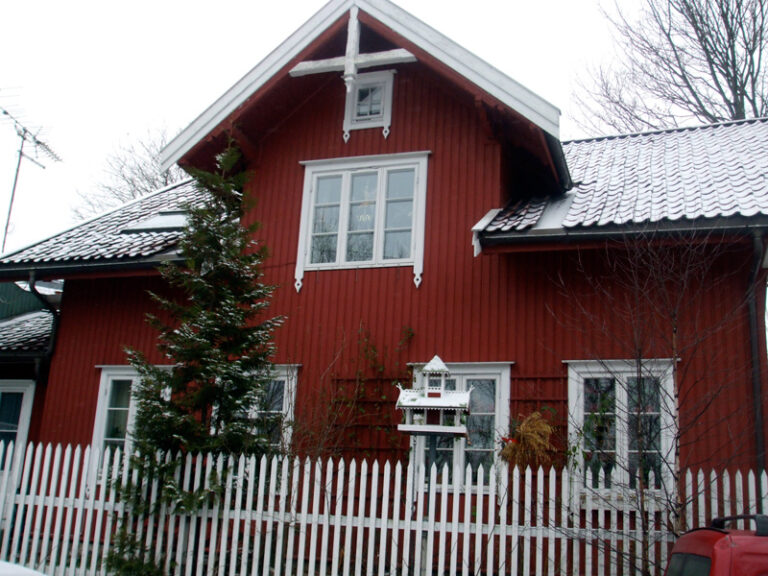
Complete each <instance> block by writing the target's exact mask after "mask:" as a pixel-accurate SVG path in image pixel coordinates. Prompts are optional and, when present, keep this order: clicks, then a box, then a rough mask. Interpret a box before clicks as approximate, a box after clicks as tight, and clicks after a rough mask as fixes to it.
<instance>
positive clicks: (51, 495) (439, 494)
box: [0, 444, 768, 576]
mask: <svg viewBox="0 0 768 576" xmlns="http://www.w3.org/2000/svg"><path fill="white" fill-rule="evenodd" d="M130 456H131V454H125V453H122V452H121V451H120V450H119V449H118V450H114V451H112V450H105V451H104V453H103V454H102V453H101V452H100V451H99V450H91V449H90V448H89V447H85V448H83V447H80V446H77V447H72V446H66V447H64V446H52V445H46V446H43V445H35V444H29V445H28V446H26V447H24V449H22V447H18V449H17V450H14V449H13V446H12V445H9V446H8V447H7V448H6V449H5V453H4V460H5V466H4V467H3V473H2V476H0V559H2V560H6V561H15V562H19V563H22V564H25V565H27V566H29V567H31V568H35V569H38V570H41V571H43V572H44V573H46V574H50V575H52V576H53V575H64V574H66V575H73V576H74V575H76V574H77V575H82V576H97V575H102V574H105V573H106V572H105V563H106V559H107V556H108V554H109V551H110V550H111V547H112V546H113V543H114V539H115V535H116V532H117V530H118V529H119V528H120V526H121V525H123V524H124V523H125V522H136V526H137V531H138V533H137V536H138V537H139V538H141V539H143V542H144V543H145V544H146V545H147V546H148V547H149V550H150V553H149V556H148V558H149V559H154V560H155V561H156V562H158V563H160V564H161V565H162V566H163V567H164V569H165V572H166V573H167V574H174V575H175V576H182V575H185V576H192V575H193V574H196V575H198V576H212V575H213V574H219V575H228V576H255V575H257V574H266V573H269V574H275V575H279V576H294V574H296V575H297V576H304V575H305V574H306V575H310V574H311V575H314V574H318V575H319V576H328V575H330V576H340V575H342V574H343V575H344V576H351V575H352V574H354V575H355V576H363V575H365V576H374V575H375V576H384V574H393V575H394V574H419V575H421V574H425V575H427V574H428V575H432V574H444V573H446V572H447V573H449V574H451V575H453V576H455V575H456V574H458V573H461V574H464V575H470V574H472V575H474V574H478V573H480V572H485V573H489V574H490V573H494V574H518V573H519V574H522V575H529V574H532V573H535V574H546V575H548V576H554V575H555V574H558V575H559V574H582V573H587V574H605V573H611V572H617V573H625V574H626V573H628V572H629V571H630V568H632V569H635V568H637V569H641V568H642V567H643V561H644V559H643V557H642V553H643V550H644V549H645V550H646V552H647V562H648V564H649V566H650V567H651V571H652V573H654V574H661V573H662V572H663V568H664V565H665V563H666V560H667V558H668V555H669V550H670V548H671V545H672V543H673V542H672V541H673V536H672V534H671V532H670V526H668V525H667V520H666V513H665V512H666V510H665V507H664V506H665V503H666V502H667V501H668V499H667V500H665V499H664V498H662V496H663V495H662V494H659V493H658V491H656V492H654V489H653V486H655V481H656V479H655V477H654V475H653V474H651V475H650V477H649V478H648V479H647V481H646V485H647V486H650V487H651V488H649V489H648V491H647V493H645V494H644V502H645V510H644V511H640V510H639V509H637V508H636V506H637V504H635V503H634V500H633V498H636V497H637V496H638V495H637V494H633V492H632V490H629V489H626V488H625V489H624V491H623V492H621V495H619V492H617V489H616V488H615V487H612V486H611V484H610V476H609V475H608V476H606V474H605V472H604V471H599V472H597V473H596V477H595V476H593V474H592V471H591V470H586V471H584V472H575V473H574V472H571V471H568V470H558V469H556V468H554V467H550V468H549V469H546V470H545V469H543V468H538V469H536V470H532V469H531V468H525V469H520V468H518V467H515V466H507V465H506V464H501V465H495V466H493V467H491V468H490V469H488V470H487V471H486V470H484V469H483V468H482V467H480V468H479V469H478V470H476V471H473V470H472V469H471V468H470V467H467V468H465V469H464V470H460V469H458V468H454V469H453V470H451V469H449V467H448V465H444V466H443V467H442V469H441V470H438V468H437V466H436V465H433V466H430V468H429V469H428V470H427V469H425V467H424V466H423V465H421V464H420V463H416V462H413V461H412V462H410V463H409V464H407V465H405V469H404V464H403V463H402V462H397V463H395V464H394V469H393V464H392V463H391V462H384V463H379V462H377V461H373V462H371V463H369V462H366V461H365V460H361V461H356V460H349V461H344V460H337V461H334V460H333V459H328V460H325V461H320V460H317V461H311V460H309V459H303V460H302V459H300V458H295V457H287V456H286V457H282V458H278V457H272V458H267V457H261V458H259V459H257V458H256V457H253V456H233V455H222V454H185V455H183V456H181V455H174V456H172V455H170V454H158V455H157V457H158V458H159V459H161V460H160V461H164V462H166V463H168V464H170V463H174V462H175V463H176V469H175V472H174V474H175V477H176V479H177V480H182V479H183V481H182V484H183V487H184V489H185V490H198V489H201V488H204V489H206V490H208V491H209V496H208V497H207V498H206V500H205V503H204V506H203V508H202V509H201V510H200V511H199V512H196V513H186V512H185V511H184V510H181V509H178V508H176V507H175V506H173V505H169V504H168V503H166V502H165V501H160V505H159V506H157V507H154V506H153V507H152V508H151V510H152V511H151V513H149V514H146V516H143V517H140V518H132V517H130V516H129V515H130V514H131V511H130V509H128V508H125V506H124V504H123V503H122V502H121V501H120V498H121V497H120V490H119V489H118V488H119V487H118V484H119V483H122V484H123V485H126V484H127V482H128V481H129V480H130V481H132V482H134V483H138V486H137V487H138V488H139V489H140V490H141V494H143V497H144V498H145V499H147V501H148V502H149V503H154V502H156V501H157V499H158V498H160V497H161V495H162V491H161V489H160V487H159V486H158V484H157V480H156V479H147V478H143V477H141V475H140V474H139V473H138V471H137V470H134V469H132V468H131V467H130V466H129V465H128V462H129V460H130ZM214 477H216V478H218V480H217V482H218V484H217V485H216V490H213V488H214V486H213V485H212V483H211V482H212V480H213V478H214ZM427 479H428V481H427ZM676 497H678V498H680V499H682V501H683V502H684V503H685V509H684V510H683V515H684V521H685V524H686V526H687V527H688V528H693V527H695V526H701V525H703V524H705V523H706V522H708V521H709V518H711V517H713V516H716V515H723V514H725V515H729V514H739V513H756V512H757V511H758V510H760V509H763V510H765V508H766V507H767V506H768V476H767V475H766V474H765V473H764V472H763V473H761V474H755V473H754V472H753V471H748V470H744V471H742V470H733V471H728V470H723V471H720V472H717V471H714V470H706V471H705V470H696V471H693V470H686V471H684V472H683V477H682V492H681V494H679V495H677V496H676ZM643 514H644V515H645V516H643ZM645 528H647V529H645Z"/></svg>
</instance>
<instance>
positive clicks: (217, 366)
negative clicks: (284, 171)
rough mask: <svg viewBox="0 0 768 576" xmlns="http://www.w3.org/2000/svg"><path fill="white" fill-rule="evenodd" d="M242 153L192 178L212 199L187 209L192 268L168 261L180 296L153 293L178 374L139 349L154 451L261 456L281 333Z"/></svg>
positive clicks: (142, 419) (143, 405)
mask: <svg viewBox="0 0 768 576" xmlns="http://www.w3.org/2000/svg"><path fill="white" fill-rule="evenodd" d="M239 162H240V153H239V151H238V150H237V149H236V148H228V149H227V150H226V151H225V152H223V153H222V154H221V155H220V156H219V157H218V162H217V169H216V171H214V172H203V171H196V172H193V176H194V178H195V180H196V183H197V186H198V187H199V188H200V189H201V190H203V191H205V201H204V202H203V203H202V205H199V206H190V207H189V208H188V211H187V212H188V220H187V226H186V229H185V230H184V233H183V234H182V237H181V240H180V244H179V249H180V251H181V254H182V255H183V258H184V263H183V265H181V266H180V265H178V264H172V263H168V264H166V265H164V266H163V267H162V269H161V274H162V277H163V278H164V279H165V280H166V282H167V283H168V285H169V286H170V287H171V288H172V289H173V290H174V291H175V293H176V296H175V297H162V296H159V295H157V294H153V295H152V296H153V298H154V300H155V301H157V303H158V304H159V306H160V308H161V309H163V310H165V311H166V312H167V313H168V316H169V320H167V321H164V320H161V319H160V318H159V317H158V316H150V318H149V321H150V323H151V324H152V325H153V326H154V327H155V328H156V329H157V330H158V332H159V337H158V348H159V350H160V351H161V352H162V353H163V355H164V356H165V357H167V358H168V361H169V363H170V364H171V368H170V369H166V368H161V367H156V366H153V365H152V364H150V363H148V362H147V361H146V360H145V359H144V357H143V356H142V355H141V354H140V353H138V352H135V351H131V352H130V353H129V356H130V361H131V364H133V366H134V367H135V368H136V369H137V370H138V371H139V373H140V376H141V383H140V385H139V386H138V390H136V392H135V394H136V401H137V412H136V423H135V430H134V436H133V439H134V448H135V450H136V452H137V453H138V454H139V455H141V454H144V455H149V454H154V453H155V451H157V450H161V451H164V452H168V451H170V452H174V453H175V452H177V451H179V450H183V451H185V452H224V453H246V454H262V453H266V452H269V451H270V438H269V437H268V430H267V429H266V428H265V427H264V426H261V427H257V426H256V425H255V424H256V423H255V421H254V414H255V413H256V411H257V408H258V407H259V405H260V403H261V402H262V401H264V400H266V399H265V398H264V395H265V394H266V391H267V389H268V383H269V381H270V368H271V364H270V356H271V354H272V344H271V338H272V331H273V329H274V328H275V327H276V326H277V325H278V324H279V323H280V320H279V319H275V318H266V317H265V308H266V307H267V305H268V301H269V297H270V294H271V292H272V290H271V287H269V286H266V285H265V284H264V283H263V282H262V281H261V271H260V265H261V262H262V260H263V258H264V255H265V250H264V247H263V246H262V247H260V246H258V245H257V244H256V242H255V241H254V240H253V236H254V233H255V231H256V225H255V224H254V225H251V226H243V224H242V219H243V215H244V209H245V202H244V200H243V195H242V189H243V185H244V183H245V173H243V172H239V171H238V167H239Z"/></svg>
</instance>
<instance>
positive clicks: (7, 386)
mask: <svg viewBox="0 0 768 576" xmlns="http://www.w3.org/2000/svg"><path fill="white" fill-rule="evenodd" d="M5 392H20V393H22V394H23V396H22V400H21V410H20V412H19V426H18V429H17V430H16V441H15V443H14V456H13V459H14V460H12V462H13V461H15V459H16V457H17V455H19V454H24V452H25V450H26V449H27V439H28V437H29V421H30V420H31V419H32V406H33V404H34V401H35V382H34V381H33V380H0V395H2V394H3V393H5ZM2 465H3V466H4V465H5V462H3V463H2ZM12 465H13V464H12ZM0 474H2V472H0Z"/></svg>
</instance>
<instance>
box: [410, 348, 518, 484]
mask: <svg viewBox="0 0 768 576" xmlns="http://www.w3.org/2000/svg"><path fill="white" fill-rule="evenodd" d="M446 366H447V367H448V370H449V371H450V374H449V375H447V376H446V379H445V389H446V390H457V391H466V390H470V389H472V392H471V394H470V405H469V414H468V415H467V416H466V427H467V437H466V438H462V437H457V438H453V437H438V438H437V439H436V453H437V457H436V458H435V460H434V463H435V464H436V465H437V472H438V482H439V483H442V481H443V478H442V470H443V466H444V465H445V464H447V465H448V470H449V471H448V474H449V482H450V483H451V484H453V483H454V482H456V481H458V483H461V482H462V481H463V479H464V474H465V471H466V467H467V466H471V467H472V480H473V482H475V481H477V478H478V477H477V471H478V469H479V467H480V465H482V466H483V471H484V480H485V481H486V486H487V480H488V478H489V474H490V469H491V467H492V466H493V465H494V464H495V462H496V460H497V458H498V455H499V441H500V439H501V437H502V436H506V435H507V434H508V432H509V390H510V368H511V362H504V363H501V362H498V363H497V362H478V363H447V364H446ZM421 367H422V366H421V365H414V377H415V380H414V387H415V388H425V387H427V386H428V385H429V382H427V376H425V375H424V374H422V372H421V370H420V368H421ZM429 442H430V440H429V439H427V438H425V437H423V436H417V437H414V438H413V439H412V448H413V450H414V455H415V458H416V461H417V462H418V463H421V464H423V465H424V466H425V467H426V470H425V477H426V476H427V475H428V474H429V471H430V469H431V465H432V463H433V462H432V459H431V458H430V449H429Z"/></svg>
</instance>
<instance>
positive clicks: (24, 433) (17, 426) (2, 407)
mask: <svg viewBox="0 0 768 576" xmlns="http://www.w3.org/2000/svg"><path fill="white" fill-rule="evenodd" d="M34 397H35V383H34V381H32V380H0V442H2V443H3V450H2V451H0V470H4V469H5V459H6V457H7V456H8V453H7V451H6V448H7V447H8V445H9V444H11V443H13V445H14V446H17V447H18V448H16V449H15V450H22V451H23V450H25V449H26V445H27V437H28V433H29V421H30V419H31V417H32V404H33V402H34Z"/></svg>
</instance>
